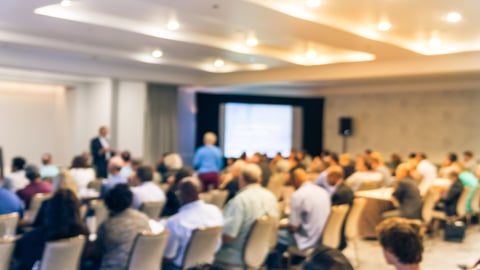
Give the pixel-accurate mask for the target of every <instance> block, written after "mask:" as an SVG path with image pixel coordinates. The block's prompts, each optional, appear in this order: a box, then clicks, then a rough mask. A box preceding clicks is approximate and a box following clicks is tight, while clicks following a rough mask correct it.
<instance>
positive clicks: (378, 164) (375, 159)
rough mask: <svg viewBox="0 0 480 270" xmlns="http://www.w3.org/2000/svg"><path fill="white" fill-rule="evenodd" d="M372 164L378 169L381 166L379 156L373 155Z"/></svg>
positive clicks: (373, 167)
mask: <svg viewBox="0 0 480 270" xmlns="http://www.w3.org/2000/svg"><path fill="white" fill-rule="evenodd" d="M370 165H371V166H372V169H374V170H375V169H377V168H378V167H379V166H380V161H379V160H378V158H375V157H372V158H370Z"/></svg>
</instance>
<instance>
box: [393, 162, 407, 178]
mask: <svg viewBox="0 0 480 270" xmlns="http://www.w3.org/2000/svg"><path fill="white" fill-rule="evenodd" d="M409 172H410V166H409V165H408V164H407V163H402V164H400V165H398V166H397V169H396V170H395V177H396V178H397V179H403V178H406V177H407V176H408V174H409Z"/></svg>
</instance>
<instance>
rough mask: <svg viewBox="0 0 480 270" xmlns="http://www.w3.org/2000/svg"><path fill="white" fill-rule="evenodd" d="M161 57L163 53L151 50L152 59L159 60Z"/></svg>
mask: <svg viewBox="0 0 480 270" xmlns="http://www.w3.org/2000/svg"><path fill="white" fill-rule="evenodd" d="M162 55H163V52H162V51H161V50H159V49H156V50H153V52H152V57H153V58H160V57H162Z"/></svg>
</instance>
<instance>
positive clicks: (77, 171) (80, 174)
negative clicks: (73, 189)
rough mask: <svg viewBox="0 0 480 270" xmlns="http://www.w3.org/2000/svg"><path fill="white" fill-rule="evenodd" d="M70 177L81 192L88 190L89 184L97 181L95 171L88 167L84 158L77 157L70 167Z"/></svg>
mask: <svg viewBox="0 0 480 270" xmlns="http://www.w3.org/2000/svg"><path fill="white" fill-rule="evenodd" d="M69 172H70V175H71V176H72V177H73V179H74V180H75V184H76V185H77V189H78V191H79V192H83V190H86V189H87V186H88V183H90V182H91V181H93V180H95V170H94V169H93V168H92V167H90V166H88V162H87V159H86V158H85V157H84V156H75V157H74V158H73V160H72V165H71V166H70V170H69Z"/></svg>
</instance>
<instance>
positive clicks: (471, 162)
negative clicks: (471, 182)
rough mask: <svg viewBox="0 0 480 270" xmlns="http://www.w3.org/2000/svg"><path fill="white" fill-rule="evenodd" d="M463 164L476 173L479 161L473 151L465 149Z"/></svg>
mask: <svg viewBox="0 0 480 270" xmlns="http://www.w3.org/2000/svg"><path fill="white" fill-rule="evenodd" d="M463 165H464V166H465V169H466V170H467V171H470V172H472V173H475V169H476V168H477V165H478V164H477V162H476V161H475V159H474V158H473V152H472V151H465V152H463Z"/></svg>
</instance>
